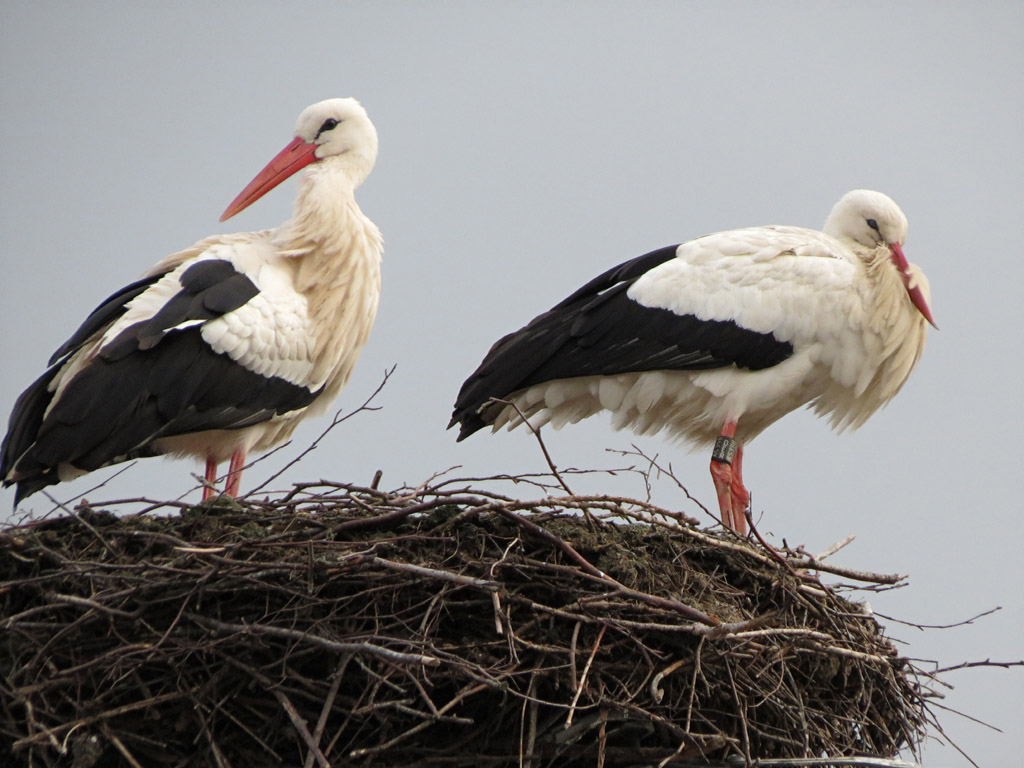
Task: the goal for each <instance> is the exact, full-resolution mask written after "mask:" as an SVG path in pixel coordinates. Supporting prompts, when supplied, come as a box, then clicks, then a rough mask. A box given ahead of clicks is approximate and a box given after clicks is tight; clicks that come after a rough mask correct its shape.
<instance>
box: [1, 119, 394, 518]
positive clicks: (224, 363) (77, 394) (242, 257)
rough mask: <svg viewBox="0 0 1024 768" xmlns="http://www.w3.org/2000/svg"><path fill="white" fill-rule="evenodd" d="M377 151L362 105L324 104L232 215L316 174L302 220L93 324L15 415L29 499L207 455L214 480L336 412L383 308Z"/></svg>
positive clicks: (9, 460) (247, 239)
mask: <svg viewBox="0 0 1024 768" xmlns="http://www.w3.org/2000/svg"><path fill="white" fill-rule="evenodd" d="M376 154H377V135H376V131H375V129H374V128H373V125H372V123H370V121H369V118H368V117H367V116H366V113H365V111H364V110H363V109H362V107H361V106H360V105H359V104H358V102H356V101H355V100H354V99H329V100H327V101H323V102H319V103H317V104H314V105H313V106H311V107H309V108H307V109H306V110H304V111H303V113H302V115H300V117H299V121H298V124H297V127H296V138H295V140H294V141H293V142H292V143H291V144H289V145H288V147H286V149H285V150H284V151H282V153H280V154H279V155H278V157H277V158H275V159H274V160H273V161H271V163H270V164H269V165H268V166H267V168H266V169H265V170H264V171H263V172H262V173H261V174H259V175H258V176H257V177H256V178H255V179H254V180H253V182H252V183H251V184H250V185H249V186H248V187H247V188H246V190H244V191H243V192H242V194H240V195H239V197H238V198H236V200H235V202H233V203H232V205H231V206H229V208H228V210H227V211H226V212H225V218H226V217H228V216H230V215H233V214H234V213H237V212H238V211H240V210H242V209H243V208H244V207H246V206H248V205H251V204H252V203H253V202H255V200H257V199H259V197H261V196H262V195H263V194H265V193H266V192H267V191H269V189H271V188H273V186H276V185H277V184H279V183H280V182H281V181H283V180H284V179H286V178H288V176H290V175H292V174H293V173H295V172H296V171H298V170H300V169H302V168H306V170H305V173H303V175H302V176H301V177H300V181H299V195H298V197H297V200H296V205H295V213H294V215H293V217H292V219H291V220H290V221H288V222H286V223H285V224H283V225H282V226H280V227H278V228H277V229H272V230H265V231H261V232H252V233H239V234H231V235H220V236H215V237H210V238H207V239H205V240H202V241H200V242H198V243H196V244H195V245H194V246H192V247H190V248H188V249H186V250H184V251H181V252H179V253H176V254H172V255H170V256H168V257H167V258H165V259H164V260H162V261H161V262H160V263H159V264H157V265H156V266H155V267H153V269H152V270H150V272H149V273H148V274H147V275H146V276H145V277H143V278H142V279H141V280H139V281H136V282H135V283H132V284H131V285H129V286H127V287H126V288H124V289H122V290H121V291H119V292H117V293H115V294H114V295H113V296H111V297H110V298H108V299H107V300H106V301H104V302H103V303H102V304H101V305H100V306H99V307H98V308H97V309H96V310H95V311H94V312H93V313H92V314H90V315H89V317H88V318H87V319H86V320H85V322H84V323H83V324H82V326H81V327H80V328H79V330H78V331H76V333H75V334H74V335H72V337H71V338H70V339H69V340H68V342H66V343H65V344H64V345H63V346H62V347H61V348H60V349H58V351H57V352H56V353H55V355H54V357H53V358H52V359H51V361H50V367H49V368H48V370H47V371H46V373H45V374H43V376H42V377H41V378H40V379H38V380H37V381H36V382H35V383H34V384H33V385H31V386H30V387H29V389H28V390H26V392H25V393H24V394H23V395H22V396H21V398H19V400H18V403H17V404H16V405H15V408H14V410H13V413H12V415H11V421H10V425H9V428H8V432H7V436H6V437H5V439H4V442H3V446H2V449H0V477H2V478H3V481H4V484H5V485H10V484H17V485H18V493H17V501H20V500H21V499H22V498H24V497H25V496H27V495H29V494H31V493H34V492H35V491H37V490H39V489H41V488H43V487H45V486H47V485H50V484H52V483H56V482H59V481H60V480H64V479H68V478H71V477H74V476H77V475H79V474H82V473H83V472H90V471H93V470H95V469H98V468H100V467H103V466H107V465H109V464H113V463H117V462H120V461H124V460H127V459H132V458H138V457H143V456H152V455H159V454H174V455H193V456H199V457H202V458H205V459H206V460H207V477H208V479H212V478H211V477H210V474H211V473H210V467H211V465H212V466H213V468H214V469H215V468H216V466H215V465H216V463H219V462H222V461H225V460H227V459H228V458H231V459H232V465H233V470H235V475H236V476H237V474H238V470H239V469H240V462H241V461H243V460H244V456H245V454H246V453H247V452H248V451H250V450H266V449H268V448H270V447H273V446H274V445H276V444H279V443H280V442H282V441H284V440H286V439H287V438H288V437H289V436H290V435H291V433H292V431H293V430H294V429H295V427H296V426H297V424H298V423H299V421H301V420H302V419H303V418H305V417H307V416H309V415H312V414H314V413H318V412H321V411H323V410H324V409H325V408H326V407H327V406H328V405H329V403H330V401H331V400H332V399H333V398H334V397H335V396H336V395H337V394H338V392H339V391H340V389H341V388H342V387H343V386H344V384H345V383H346V381H347V380H348V378H349V376H350V375H351V372H352V369H353V367H354V365H355V362H356V359H357V358H358V356H359V352H360V351H361V349H362V347H363V345H364V344H365V343H366V340H367V338H368V336H369V332H370V328H371V326H372V324H373V320H374V317H375V314H376V310H377V303H378V299H379V294H380V257H381V240H380V233H379V232H378V230H377V228H376V227H375V226H374V225H373V223H372V222H371V221H370V220H369V219H367V218H366V216H365V215H363V213H362V212H361V211H360V210H359V207H358V206H357V205H356V202H355V198H354V190H355V188H356V187H357V186H358V185H359V184H360V183H361V182H362V181H363V180H364V179H365V178H366V176H367V175H368V174H369V172H370V169H371V168H372V167H373V163H374V160H375V158H376ZM236 463H239V465H238V466H235V464H236ZM235 482H236V484H237V477H236V478H235ZM206 495H208V494H206ZM17 501H16V503H17Z"/></svg>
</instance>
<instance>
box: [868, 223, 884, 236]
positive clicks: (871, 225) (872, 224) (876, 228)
mask: <svg viewBox="0 0 1024 768" xmlns="http://www.w3.org/2000/svg"><path fill="white" fill-rule="evenodd" d="M868 226H869V227H871V228H872V229H873V230H875V232H878V233H879V234H881V230H879V229H878V222H877V221H875V220H874V219H868Z"/></svg>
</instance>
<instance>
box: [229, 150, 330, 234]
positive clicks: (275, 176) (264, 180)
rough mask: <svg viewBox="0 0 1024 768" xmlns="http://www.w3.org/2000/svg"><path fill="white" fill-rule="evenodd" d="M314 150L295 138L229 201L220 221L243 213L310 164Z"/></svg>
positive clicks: (314, 158) (314, 157)
mask: <svg viewBox="0 0 1024 768" xmlns="http://www.w3.org/2000/svg"><path fill="white" fill-rule="evenodd" d="M316 148H317V145H316V144H308V143H306V142H305V141H303V140H302V139H300V138H295V139H294V140H293V141H292V142H291V143H290V144H289V145H288V146H287V147H285V148H284V149H282V150H281V151H280V152H278V153H277V156H276V157H274V159H273V160H271V161H270V162H269V163H267V167H266V168H264V169H263V170H262V171H260V172H259V173H257V174H256V178H255V179H253V180H252V181H250V182H249V185H248V186H247V187H246V188H245V189H243V190H242V191H241V192H240V193H239V194H238V197H236V198H235V199H234V200H232V201H231V205H229V206H228V207H227V209H226V210H225V211H224V213H222V214H221V217H220V220H221V221H227V220H228V219H230V218H231V217H232V216H234V215H235V214H236V213H238V212H240V211H244V210H245V209H246V208H248V207H249V206H250V205H252V204H253V203H255V202H256V201H257V200H259V199H260V198H261V197H263V196H264V195H265V194H267V192H269V191H270V190H272V189H273V188H274V187H276V186H277V185H278V184H280V183H281V182H282V181H284V180H285V179H287V178H288V177H289V176H293V175H295V174H296V173H298V172H299V171H301V170H302V169H303V168H305V167H306V166H307V165H309V164H310V163H312V162H313V161H314V160H316V159H317V157H316V155H315V154H314V153H315V152H316Z"/></svg>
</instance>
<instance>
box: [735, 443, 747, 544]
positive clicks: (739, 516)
mask: <svg viewBox="0 0 1024 768" xmlns="http://www.w3.org/2000/svg"><path fill="white" fill-rule="evenodd" d="M748 506H750V491H748V490H747V489H746V487H745V486H744V485H743V445H742V443H737V444H736V456H735V457H734V458H733V460H732V521H733V523H734V525H733V530H734V531H736V533H738V534H740V535H741V536H745V535H746V533H747V516H746V511H747V507H748Z"/></svg>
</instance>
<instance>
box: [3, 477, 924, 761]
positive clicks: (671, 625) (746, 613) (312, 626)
mask: <svg viewBox="0 0 1024 768" xmlns="http://www.w3.org/2000/svg"><path fill="white" fill-rule="evenodd" d="M318 490H319V491H320V492H321V493H320V495H319V496H310V495H308V494H307V495H303V494H298V493H296V494H293V495H290V496H288V497H286V498H284V499H280V500H278V501H275V502H266V503H261V504H246V505H244V509H243V510H242V511H233V510H231V509H221V508H217V507H212V508H211V507H208V508H203V509H194V510H186V511H184V512H182V513H181V514H178V515H175V516H171V517H159V518H157V517H136V518H118V517H115V516H113V515H110V514H106V513H102V512H93V511H88V510H80V511H79V512H78V513H77V515H76V516H75V517H67V518H63V519H59V520H55V521H51V522H43V523H38V524H34V525H30V526H23V527H19V528H13V529H9V530H8V531H6V532H5V533H4V534H2V535H0V564H2V567H3V570H4V575H3V578H4V587H3V590H2V591H0V599H2V601H3V607H2V619H0V622H2V626H3V630H4V631H3V634H2V638H3V639H2V642H0V657H2V666H3V669H2V674H3V680H4V681H5V682H4V685H3V688H2V693H0V699H2V701H3V707H2V711H0V719H2V720H3V727H2V733H3V736H2V737H0V738H2V749H0V754H2V755H3V757H2V759H0V762H3V764H4V765H33V766H51V765H53V766H56V765H69V764H72V763H73V764H74V765H76V766H80V767H81V768H88V766H92V765H104V766H106V765H125V766H135V765H145V766H178V765H186V764H187V765H189V766H236V767H237V766H245V767H246V768H253V767H255V766H279V765H304V766H313V765H320V766H325V765H338V766H340V765H353V766H389V767H394V766H412V765H425V764H426V765H440V766H474V767H479V766H494V765H510V766H511V765H520V764H522V765H531V766H555V765H558V766H566V765H580V766H584V765H586V766H594V765H604V766H626V765H659V764H661V765H671V764H673V763H674V762H675V763H678V762H681V761H684V760H687V759H693V758H698V757H706V758H713V759H720V758H725V757H728V756H739V757H745V758H747V759H751V758H778V757H813V756H820V755H823V754H827V755H832V756H838V755H855V754H856V755H865V754H867V755H878V756H888V757H892V756H895V755H896V754H897V752H898V751H899V750H901V749H902V748H905V747H910V748H913V747H914V746H915V745H916V744H917V742H918V741H919V739H920V738H921V736H922V734H923V729H924V727H925V724H926V722H927V721H928V720H929V714H928V712H927V710H926V708H925V704H924V700H925V696H926V695H927V691H926V690H924V689H923V688H922V687H921V685H920V684H919V682H918V680H919V677H918V674H919V673H918V671H917V670H915V669H914V668H913V666H912V665H910V664H909V663H908V662H907V661H906V660H904V659H902V658H900V656H899V655H898V653H897V652H896V649H895V648H894V647H893V645H892V643H891V642H890V641H889V640H888V639H887V638H886V637H885V636H884V634H883V632H882V629H881V628H880V626H879V625H878V624H877V622H876V621H875V620H874V619H873V618H872V617H871V616H869V615H866V614H865V613H864V612H862V611H861V610H860V608H859V607H858V606H857V605H856V604H854V603H852V602H850V601H849V600H847V599H844V598H843V597H841V596H840V595H839V594H837V592H836V590H834V589H831V588H824V587H822V586H821V585H820V584H819V583H818V582H817V581H816V580H814V579H811V578H809V577H807V575H806V574H803V575H802V574H801V572H800V566H801V565H806V562H805V561H801V560H800V558H791V559H790V562H789V564H788V565H783V564H782V563H780V562H777V561H776V560H775V559H774V558H773V557H772V556H770V555H768V554H767V553H766V552H765V551H763V550H760V549H757V548H755V547H753V546H750V545H748V544H746V543H743V542H739V541H737V540H736V539H735V538H732V537H729V538H725V537H721V538H720V537H718V536H716V535H712V534H710V533H708V532H706V531H701V530H698V529H697V528H695V527H694V526H691V525H689V524H688V523H687V522H686V521H685V520H681V519H680V518H679V516H670V515H669V513H667V512H665V511H664V510H657V509H655V508H652V507H651V506H650V505H645V504H641V503H640V502H632V503H630V502H627V501H624V500H608V499H606V500H604V501H602V500H600V499H597V500H589V501H580V500H578V499H574V497H567V498H565V499H561V500H557V499H543V500H541V501H538V502H532V503H530V502H520V501H511V500H508V499H504V498H502V497H498V496H496V495H492V494H488V493H485V492H482V491H460V492H458V493H452V492H442V491H432V492H426V491H424V492H421V493H420V494H419V495H409V494H405V495H395V494H385V493H381V492H379V491H374V490H371V489H359V488H353V487H349V486H338V487H333V488H327V489H324V488H320V489H318ZM582 506H586V507H587V508H588V510H589V512H590V515H591V516H590V517H584V516H581V515H579V514H578V513H577V511H576V510H577V509H578V508H580V507H582ZM567 509H568V510H569V511H566V510H567ZM613 518H614V521H613V520H612V519H613ZM641 518H642V519H643V520H644V521H645V522H642V523H641V522H637V520H638V519H641ZM631 520H632V522H630V521H631Z"/></svg>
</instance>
